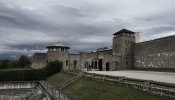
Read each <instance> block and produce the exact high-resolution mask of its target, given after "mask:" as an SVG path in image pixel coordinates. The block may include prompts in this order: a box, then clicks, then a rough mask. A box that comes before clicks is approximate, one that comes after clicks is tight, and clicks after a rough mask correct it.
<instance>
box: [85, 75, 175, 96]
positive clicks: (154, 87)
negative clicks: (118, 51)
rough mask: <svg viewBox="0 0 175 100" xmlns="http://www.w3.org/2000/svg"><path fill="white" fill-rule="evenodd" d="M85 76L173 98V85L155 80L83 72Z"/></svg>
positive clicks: (174, 88)
mask: <svg viewBox="0 0 175 100" xmlns="http://www.w3.org/2000/svg"><path fill="white" fill-rule="evenodd" d="M85 77H86V78H90V79H96V80H100V81H103V82H109V83H112V84H118V85H124V86H126V87H131V88H134V89H138V90H142V91H145V92H148V93H151V94H157V95H160V96H169V97H173V98H175V86H174V87H171V86H170V87H169V86H168V85H167V86H165V85H163V84H162V85H161V84H157V82H154V81H151V80H136V79H129V78H126V77H113V76H106V75H99V74H91V73H85Z"/></svg>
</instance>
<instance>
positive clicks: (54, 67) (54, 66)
mask: <svg viewBox="0 0 175 100" xmlns="http://www.w3.org/2000/svg"><path fill="white" fill-rule="evenodd" d="M62 66H63V63H62V62H60V61H53V62H49V63H48V64H47V66H46V70H47V73H48V76H50V75H53V74H55V73H57V72H59V71H61V69H62Z"/></svg>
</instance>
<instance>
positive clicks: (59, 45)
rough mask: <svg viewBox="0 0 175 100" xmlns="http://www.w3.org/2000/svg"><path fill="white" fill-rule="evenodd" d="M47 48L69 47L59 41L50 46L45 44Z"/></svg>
mask: <svg viewBox="0 0 175 100" xmlns="http://www.w3.org/2000/svg"><path fill="white" fill-rule="evenodd" d="M47 48H67V49H69V47H67V46H64V45H63V44H61V43H60V42H57V43H54V44H53V45H51V46H47Z"/></svg>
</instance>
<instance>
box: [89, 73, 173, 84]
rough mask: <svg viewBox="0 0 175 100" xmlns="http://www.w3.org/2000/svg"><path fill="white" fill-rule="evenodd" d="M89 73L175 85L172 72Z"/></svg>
mask: <svg viewBox="0 0 175 100" xmlns="http://www.w3.org/2000/svg"><path fill="white" fill-rule="evenodd" d="M87 72H88V73H96V74H102V75H110V76H124V77H127V78H134V79H143V80H153V81H157V82H165V83H174V84H175V73H170V72H152V71H131V70H125V71H87Z"/></svg>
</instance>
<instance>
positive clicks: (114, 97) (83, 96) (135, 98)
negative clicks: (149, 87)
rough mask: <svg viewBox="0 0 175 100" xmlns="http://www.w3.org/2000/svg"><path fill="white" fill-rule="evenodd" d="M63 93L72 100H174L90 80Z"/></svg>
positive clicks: (80, 82)
mask: <svg viewBox="0 0 175 100" xmlns="http://www.w3.org/2000/svg"><path fill="white" fill-rule="evenodd" d="M64 92H65V93H66V94H68V95H69V96H71V97H72V98H73V99H74V100H174V99H173V98H169V97H161V96H158V95H152V94H149V93H146V92H143V91H139V90H134V89H133V88H127V87H124V86H118V85H113V84H109V83H104V82H101V81H97V80H91V79H80V80H79V81H77V82H76V83H75V84H73V85H71V86H70V87H69V88H66V89H65V90H64Z"/></svg>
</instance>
